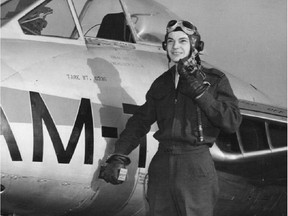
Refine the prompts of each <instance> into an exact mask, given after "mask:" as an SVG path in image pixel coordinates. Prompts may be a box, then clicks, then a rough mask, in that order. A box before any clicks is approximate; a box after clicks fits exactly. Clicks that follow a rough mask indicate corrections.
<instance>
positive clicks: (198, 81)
mask: <svg viewBox="0 0 288 216" xmlns="http://www.w3.org/2000/svg"><path fill="white" fill-rule="evenodd" d="M200 67H201V66H200V65H197V64H196V63H195V61H194V60H193V59H191V58H190V59H183V60H182V59H180V60H179V62H178V65H177V71H178V73H179V75H180V79H179V92H181V93H182V94H184V95H187V96H188V97H190V98H192V99H195V98H197V97H199V96H200V95H202V94H203V93H204V92H205V91H206V90H207V89H208V88H209V86H210V83H209V82H207V81H204V79H205V74H204V73H203V72H201V70H200Z"/></svg>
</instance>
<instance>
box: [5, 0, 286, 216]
mask: <svg viewBox="0 0 288 216" xmlns="http://www.w3.org/2000/svg"><path fill="white" fill-rule="evenodd" d="M171 19H178V17H177V16H176V15H174V14H173V13H171V12H170V11H169V10H167V9H166V8H164V7H163V6H162V5H160V4H158V3H156V2H153V1H145V0H120V1H118V0H88V1H86V0H77V1H76V0H57V1H56V0H51V1H45V0H39V1H37V0H21V1H19V0H11V1H1V107H0V108H1V136H0V139H1V192H0V193H1V215H23V216H24V215H29V216H34V215H37V216H58V215H67V216H75V215H85V216H89V215H100V216H129V215H131V216H132V215H134V216H136V215H146V214H147V209H148V205H147V201H146V189H147V181H148V175H147V169H148V166H149V162H150V161H151V158H152V157H153V155H154V153H155V152H156V151H157V147H158V144H157V141H156V140H155V139H154V138H153V133H154V132H155V131H156V130H157V125H153V126H152V128H151V131H150V132H149V133H148V134H147V136H145V137H143V138H142V139H141V141H140V145H139V147H138V148H137V149H135V150H134V151H133V152H132V153H131V154H130V155H129V157H130V158H131V160H132V163H131V164H130V165H129V167H128V176H127V179H126V181H125V182H124V183H123V184H121V185H111V184H108V183H106V182H105V181H104V180H103V179H101V178H99V172H100V169H101V165H103V164H105V160H106V158H107V156H108V155H109V154H111V152H113V145H114V143H115V141H116V139H117V138H118V136H119V134H120V132H121V131H122V130H123V129H124V127H125V123H126V121H127V119H128V118H129V117H130V116H131V114H133V113H134V112H135V109H136V108H137V106H139V105H141V104H143V103H144V100H145V94H146V92H147V90H148V89H149V87H150V85H151V84H152V82H153V81H154V79H155V78H156V77H158V76H159V75H160V74H162V73H163V72H164V71H166V70H167V69H168V66H169V65H168V62H167V57H166V53H165V52H164V51H163V50H162V48H161V42H162V40H163V39H164V33H165V25H166V23H167V22H168V21H169V20H171ZM114 25H115V27H114ZM203 64H204V65H205V66H206V67H210V65H209V64H208V63H206V62H203ZM225 73H226V72H225ZM226 75H227V77H228V78H229V80H230V83H231V85H232V88H233V90H234V93H235V94H236V96H237V97H238V98H239V101H240V109H241V114H242V115H243V122H242V124H241V127H240V129H239V130H238V131H237V133H235V134H224V133H221V134H220V136H219V138H218V139H217V141H216V143H215V144H214V145H213V147H212V148H211V150H210V151H211V154H212V156H213V159H214V161H215V166H216V169H217V172H218V176H219V185H220V195H219V200H218V202H217V204H216V207H215V212H214V215H215V216H230V215H233V216H237V215H239V216H240V215H241V216H243V215H244V216H250V215H261V216H265V215H266V216H268V215H269V216H271V215H272V216H273V215H275V216H276V215H277V216H281V215H283V216H284V215H286V209H287V204H286V202H287V193H286V191H287V163H286V160H287V112H286V110H285V109H282V108H280V107H274V106H271V105H270V101H269V98H267V97H266V96H265V95H264V94H262V93H261V92H260V91H258V90H257V89H256V88H255V87H253V86H252V85H250V84H247V83H244V82H242V81H241V80H239V79H237V77H235V76H233V75H232V74H230V73H228V72H227V73H226ZM159 171H160V172H161V170H159Z"/></svg>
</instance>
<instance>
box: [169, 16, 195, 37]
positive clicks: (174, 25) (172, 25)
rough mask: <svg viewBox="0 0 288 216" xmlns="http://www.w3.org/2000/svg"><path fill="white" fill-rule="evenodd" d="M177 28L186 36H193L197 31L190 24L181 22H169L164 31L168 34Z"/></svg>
mask: <svg viewBox="0 0 288 216" xmlns="http://www.w3.org/2000/svg"><path fill="white" fill-rule="evenodd" d="M177 27H180V28H181V29H182V30H183V31H184V32H185V33H186V34H188V35H193V34H194V33H195V32H196V31H197V29H196V27H195V26H194V25H192V23H190V22H188V21H183V20H178V21H177V20H171V21H169V22H168V24H167V27H166V31H167V33H170V32H172V31H174V30H175V29H176V28H177Z"/></svg>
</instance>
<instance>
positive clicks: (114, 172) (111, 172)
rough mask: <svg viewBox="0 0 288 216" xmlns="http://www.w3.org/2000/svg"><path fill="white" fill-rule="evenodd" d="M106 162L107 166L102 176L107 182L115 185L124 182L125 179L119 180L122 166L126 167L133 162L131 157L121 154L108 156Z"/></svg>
mask: <svg viewBox="0 0 288 216" xmlns="http://www.w3.org/2000/svg"><path fill="white" fill-rule="evenodd" d="M106 163H107V166H106V167H105V169H104V171H103V173H102V178H103V179H104V180H105V181H106V182H108V183H111V184H114V185H117V184H122V183H123V181H120V180H118V177H119V171H120V169H121V168H126V166H127V165H129V164H130V163H131V161H130V158H129V157H127V156H125V155H121V154H113V155H111V156H110V157H108V159H107V160H106Z"/></svg>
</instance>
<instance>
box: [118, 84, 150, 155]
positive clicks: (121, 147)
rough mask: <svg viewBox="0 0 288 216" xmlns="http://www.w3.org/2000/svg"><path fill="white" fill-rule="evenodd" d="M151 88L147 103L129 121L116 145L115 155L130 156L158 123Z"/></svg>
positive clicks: (147, 95)
mask: <svg viewBox="0 0 288 216" xmlns="http://www.w3.org/2000/svg"><path fill="white" fill-rule="evenodd" d="M152 87H153V85H152ZM152 87H151V88H152ZM151 88H150V90H149V91H148V93H147V94H146V102H145V103H144V104H143V105H142V106H140V107H139V108H138V109H137V111H136V113H135V114H134V115H133V116H132V117H131V118H129V119H128V121H127V124H126V126H125V129H124V130H123V132H122V133H121V134H120V138H119V139H118V140H117V142H116V144H115V153H119V154H124V155H128V154H130V153H131V152H132V151H133V150H134V149H135V148H136V147H137V146H138V145H139V144H140V142H139V141H140V138H142V137H143V136H145V135H146V134H147V133H148V132H149V131H150V128H151V125H152V124H153V123H154V122H155V121H156V114H155V113H156V111H155V105H154V100H153V98H152V97H151V92H152V90H151Z"/></svg>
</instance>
